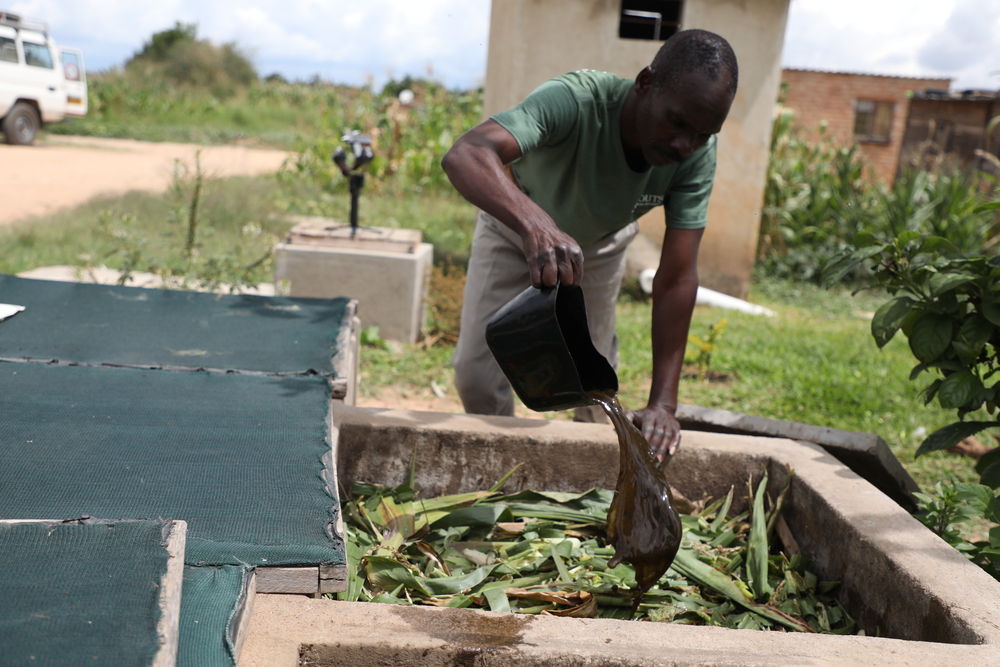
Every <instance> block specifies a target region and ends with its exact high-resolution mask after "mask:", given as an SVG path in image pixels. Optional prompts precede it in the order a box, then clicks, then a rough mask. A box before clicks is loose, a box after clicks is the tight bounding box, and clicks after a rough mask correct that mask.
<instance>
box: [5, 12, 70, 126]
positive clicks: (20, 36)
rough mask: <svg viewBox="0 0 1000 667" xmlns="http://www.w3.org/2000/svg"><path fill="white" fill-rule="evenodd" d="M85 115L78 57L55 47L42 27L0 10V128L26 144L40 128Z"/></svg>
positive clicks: (39, 24)
mask: <svg viewBox="0 0 1000 667" xmlns="http://www.w3.org/2000/svg"><path fill="white" fill-rule="evenodd" d="M86 113H87V78H86V75H85V73H84V69H83V54H81V53H80V52H79V51H77V50H75V49H67V48H60V47H57V46H56V43H55V42H54V41H53V40H52V37H50V36H49V30H48V27H47V26H46V25H45V24H44V23H41V22H40V21H30V20H26V19H23V18H21V17H20V16H17V15H14V14H11V13H10V12H5V11H2V10H0V128H2V129H3V134H4V137H5V138H6V139H7V143H10V144H20V145H27V144H30V143H32V142H33V141H34V140H35V135H36V134H37V133H38V130H39V129H40V128H41V127H42V124H43V123H55V122H58V121H60V120H62V119H63V118H64V117H66V116H83V115H86Z"/></svg>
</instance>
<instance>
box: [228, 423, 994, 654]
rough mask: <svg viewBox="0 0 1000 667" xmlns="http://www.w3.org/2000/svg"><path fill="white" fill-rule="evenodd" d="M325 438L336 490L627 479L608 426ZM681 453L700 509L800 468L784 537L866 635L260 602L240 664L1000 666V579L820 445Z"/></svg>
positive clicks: (357, 432) (692, 439)
mask: <svg viewBox="0 0 1000 667" xmlns="http://www.w3.org/2000/svg"><path fill="white" fill-rule="evenodd" d="M331 437H333V438H334V439H335V442H336V446H337V467H338V476H339V479H340V482H341V485H342V487H343V488H349V487H350V484H351V482H353V481H368V482H376V483H384V484H398V483H400V482H401V481H403V479H405V478H406V476H407V474H408V471H409V469H410V466H411V462H412V465H414V466H415V471H416V479H415V485H416V486H417V488H419V489H420V490H421V492H422V495H425V496H431V495H434V494H437V493H454V492H459V491H467V490H472V489H481V488H485V487H484V486H483V483H484V482H485V483H486V485H489V484H492V483H493V482H494V481H496V480H497V479H498V478H499V477H500V476H501V475H503V474H504V473H505V472H506V471H507V470H509V469H510V468H511V467H512V466H513V465H514V464H516V463H523V464H524V465H523V466H522V467H521V468H520V469H519V470H518V471H517V472H516V473H515V474H514V475H513V476H511V478H510V479H509V480H508V482H507V485H506V486H505V489H506V490H508V491H516V490H519V489H524V488H535V489H548V490H564V491H577V492H580V491H584V490H586V489H588V488H591V487H594V486H603V487H605V488H611V487H613V485H614V483H615V480H616V477H617V467H618V443H617V438H616V436H615V434H614V431H613V429H611V427H610V426H608V425H599V424H582V423H572V422H557V421H546V420H537V419H517V418H509V417H482V416H476V415H450V414H438V413H430V412H412V411H405V410H380V409H364V408H350V407H345V406H335V407H334V418H333V430H332V432H331ZM684 443H685V444H684V446H683V447H682V448H681V450H680V451H679V452H678V454H677V455H676V456H675V457H674V459H673V460H672V462H671V464H670V468H669V470H668V477H669V479H670V481H671V482H672V483H673V484H674V485H675V486H676V487H677V488H678V489H679V490H680V491H681V492H682V493H684V494H685V495H686V496H688V497H690V498H699V497H701V496H702V495H703V494H708V495H711V496H715V497H717V496H719V495H722V494H724V493H725V492H726V491H727V490H728V489H729V487H730V486H732V485H735V486H736V487H737V488H743V487H745V484H746V482H747V477H748V476H752V477H753V478H754V479H755V480H756V479H760V477H761V476H762V475H763V474H764V472H767V473H768V475H769V479H770V482H769V485H770V487H771V489H772V491H774V490H775V489H779V488H781V487H782V486H783V485H784V483H785V480H786V479H787V477H786V476H787V474H788V472H787V471H788V469H789V468H790V469H791V470H792V471H793V474H794V477H793V478H792V485H791V490H790V492H789V496H788V500H787V504H786V506H785V507H786V509H785V512H786V514H785V518H786V520H787V522H788V525H789V528H790V530H791V533H792V535H793V536H794V537H795V539H796V540H797V541H798V543H799V545H800V547H801V548H802V551H803V553H804V554H805V555H806V556H808V557H809V558H810V559H811V560H812V561H813V565H814V567H815V569H816V572H817V574H819V575H820V576H821V577H822V578H824V579H833V580H839V581H841V582H842V588H841V593H840V595H841V600H842V601H843V602H844V603H845V605H846V606H847V608H848V610H849V611H850V612H851V613H852V614H853V615H854V617H855V619H856V620H857V621H858V622H859V623H860V624H861V626H862V627H864V628H865V630H866V633H867V634H868V636H844V637H841V636H833V635H814V634H799V633H784V632H759V631H751V630H729V629H725V628H717V627H691V626H684V625H674V624H668V623H636V622H631V621H616V620H609V619H583V618H556V617H552V616H532V617H525V616H519V615H515V614H500V613H494V612H486V611H474V610H468V609H437V608H431V607H399V606H395V605H379V604H367V603H349V602H336V601H333V600H327V599H323V600H316V599H309V598H305V597H294V596H259V597H258V600H257V602H256V607H255V615H254V618H253V619H252V621H251V628H250V631H249V633H248V638H247V644H246V647H245V649H244V652H243V654H242V655H241V659H240V664H241V665H247V666H250V665H268V666H269V667H270V666H280V665H289V667H291V666H292V665H296V664H300V661H301V660H304V661H305V662H308V663H309V664H316V665H334V664H352V665H359V666H364V665H383V664H421V665H454V664H476V665H518V666H529V665H530V666H532V667H535V666H541V665H594V666H595V667H596V666H597V665H622V666H624V665H636V666H638V665H706V664H712V665H715V664H725V665H788V664H796V665H805V664H809V665H816V664H851V665H856V664H879V665H954V664H969V665H972V664H975V665H986V664H1000V582H997V581H995V580H994V579H993V578H992V577H990V576H989V575H988V574H986V573H985V572H984V571H983V570H981V569H980V568H978V567H976V566H975V565H973V564H972V563H970V562H969V561H967V560H966V559H965V558H964V557H963V556H962V555H961V554H959V553H958V552H957V551H955V550H954V549H952V548H951V547H949V546H948V545H947V544H946V543H945V542H944V541H942V540H941V539H940V538H938V537H937V536H935V535H934V534H933V533H931V532H930V531H929V530H927V529H926V528H924V527H923V526H922V525H921V524H920V523H919V522H918V521H916V519H914V518H913V517H911V516H910V515H909V514H908V513H907V512H905V511H904V510H903V509H902V508H900V507H899V505H897V504H896V503H894V502H893V501H892V500H890V499H889V498H888V497H886V496H885V495H884V494H883V493H881V492H880V491H878V490H877V489H875V488H874V487H873V486H872V485H870V484H869V483H868V482H866V481H865V480H863V479H861V478H860V477H859V476H857V475H855V474H854V473H852V472H851V471H850V470H848V469H847V468H846V467H845V466H844V465H842V464H841V463H839V462H838V461H837V460H836V459H835V458H833V457H832V456H830V455H829V454H828V453H826V452H825V451H824V449H823V448H821V447H819V446H817V445H813V444H808V443H803V442H795V441H791V440H788V439H783V438H775V437H753V436H740V435H731V434H721V433H706V432H702V433H698V432H690V431H688V432H685V434H684ZM736 495H737V497H739V496H742V495H743V494H736ZM735 509H736V511H739V510H740V509H741V508H735Z"/></svg>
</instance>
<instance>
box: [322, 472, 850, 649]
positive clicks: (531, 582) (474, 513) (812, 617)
mask: <svg viewBox="0 0 1000 667" xmlns="http://www.w3.org/2000/svg"><path fill="white" fill-rule="evenodd" d="M513 472H514V471H511V473H513ZM511 473H508V475H505V477H504V479H502V480H500V481H499V482H498V483H497V484H495V485H494V486H493V487H492V488H491V489H488V490H484V491H474V492H469V493H461V494H456V495H450V496H441V497H437V498H428V499H421V498H420V497H419V495H418V493H417V492H416V490H414V489H413V488H412V486H411V484H410V482H404V483H403V484H402V485H400V486H397V487H394V488H389V487H384V486H379V485H374V484H363V483H358V484H354V486H353V488H352V489H351V493H350V496H349V497H346V498H344V499H343V508H344V516H345V520H346V523H347V538H348V560H349V584H348V589H347V591H345V592H343V593H340V594H337V598H338V599H341V600H350V601H359V600H360V601H369V602H381V603H388V604H407V605H409V604H417V605H433V606H439V607H472V608H479V609H488V610H492V611H498V612H515V613H521V614H549V615H557V616H576V617H599V618H615V619H630V618H631V619H637V620H645V621H654V622H671V623H683V624H689V625H715V626H722V627H727V628H741V629H743V628H750V629H768V630H784V631H798V632H823V633H834V634H863V632H860V631H859V629H858V627H857V625H856V623H855V622H854V620H853V619H852V618H851V617H850V615H849V614H848V613H847V612H846V611H845V610H844V608H843V607H842V606H841V605H840V603H839V602H837V600H836V597H835V592H836V589H837V586H838V584H837V583H836V582H828V581H820V580H819V579H818V577H817V576H816V575H815V574H814V573H813V572H811V571H810V570H809V562H808V559H806V558H805V557H804V556H802V555H800V554H794V553H792V552H793V551H794V548H786V549H785V552H782V551H781V550H780V549H779V546H780V540H779V539H778V538H777V534H778V533H780V531H779V530H777V528H778V527H779V526H782V527H783V526H784V523H783V521H782V520H781V517H780V512H781V506H782V505H783V502H784V498H785V494H786V493H787V487H786V488H785V489H784V490H783V491H782V492H781V493H780V494H779V495H778V497H777V498H770V497H769V496H768V495H767V492H766V489H767V478H766V477H765V478H764V479H762V480H760V481H759V482H758V484H757V485H756V489H754V488H753V487H751V485H750V484H749V482H748V486H747V489H746V491H745V492H746V493H747V494H748V496H749V502H748V504H747V506H748V507H749V508H751V510H750V511H748V512H742V513H731V512H730V510H731V507H732V505H733V498H734V493H735V490H733V489H730V491H729V493H728V495H727V496H725V497H723V498H718V499H716V500H714V501H712V502H705V503H693V504H691V507H690V508H687V509H689V511H688V513H682V515H681V519H682V523H683V528H684V541H683V544H682V546H681V548H680V551H679V552H678V554H677V556H676V558H675V560H674V562H673V565H672V566H671V567H670V569H668V570H667V572H666V573H665V574H664V575H663V576H662V577H661V578H660V580H659V581H658V582H657V584H656V585H655V586H654V587H653V588H651V589H650V590H649V591H648V592H647V593H646V594H645V595H644V596H643V597H642V599H641V602H640V604H639V605H638V607H637V608H636V610H635V612H634V613H633V611H632V608H633V591H632V589H633V588H634V586H635V583H636V582H635V572H634V570H633V569H632V567H631V566H629V565H628V564H624V563H623V564H620V565H617V566H615V567H613V568H611V567H608V562H609V561H610V560H611V558H612V557H613V556H614V549H613V548H612V547H611V546H610V545H608V544H607V541H606V535H605V524H606V520H607V511H608V507H609V506H610V503H611V500H612V497H613V492H612V491H609V490H605V489H592V490H590V491H587V492H585V493H579V494H576V493H556V492H544V491H530V490H529V491H521V492H519V493H513V494H505V493H503V492H502V491H501V490H500V489H501V487H502V485H503V482H504V481H506V479H507V478H508V477H509V476H510V474H511ZM790 478H791V476H790V475H789V479H790ZM786 552H787V553H786Z"/></svg>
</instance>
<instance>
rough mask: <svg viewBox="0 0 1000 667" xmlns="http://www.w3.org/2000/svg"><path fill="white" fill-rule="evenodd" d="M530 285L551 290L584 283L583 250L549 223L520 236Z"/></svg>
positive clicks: (536, 226)
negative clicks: (558, 284)
mask: <svg viewBox="0 0 1000 667" xmlns="http://www.w3.org/2000/svg"><path fill="white" fill-rule="evenodd" d="M521 238H522V240H523V244H524V246H523V247H524V257H525V259H526V260H527V261H528V270H529V272H530V273H531V284H532V285H534V286H535V287H554V286H555V285H556V284H557V283H562V284H564V285H577V284H579V283H580V281H581V280H582V279H583V250H581V249H580V244H579V243H577V242H576V241H575V240H573V237H571V236H570V235H569V234H566V233H565V232H563V231H562V230H561V229H559V228H558V227H556V226H555V223H553V222H548V223H547V224H545V223H542V224H538V225H533V226H531V227H527V228H526V229H525V230H524V231H523V232H522V234H521Z"/></svg>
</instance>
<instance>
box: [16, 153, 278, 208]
mask: <svg viewBox="0 0 1000 667" xmlns="http://www.w3.org/2000/svg"><path fill="white" fill-rule="evenodd" d="M198 150H201V166H202V170H203V172H204V173H205V174H206V175H207V176H210V177H211V176H235V175H241V174H247V175H249V174H260V173H268V172H274V171H277V170H278V168H279V167H280V166H281V164H282V162H284V160H285V158H286V157H288V153H285V152H284V151H277V150H269V149H261V148H245V147H240V146H195V145H191V144H172V143H153V142H146V141H133V140H130V139H98V138H93V137H67V136H58V135H50V136H49V137H47V138H46V139H45V140H44V141H39V142H37V143H36V144H35V145H34V146H8V145H7V144H3V143H0V225H5V224H10V223H12V222H17V221H20V220H24V219H25V218H32V217H35V216H40V215H47V214H49V213H52V212H54V211H57V210H59V209H61V208H66V207H72V206H77V205H79V204H82V203H83V202H85V201H87V200H88V199H91V198H92V197H95V196H97V195H102V194H116V193H122V192H127V191H129V190H152V191H156V190H163V189H165V188H166V187H167V186H168V185H169V184H170V182H171V180H172V178H173V174H174V164H175V160H181V161H183V162H185V163H186V164H188V165H190V166H191V167H192V168H193V167H194V159H195V153H196V152H197V151H198Z"/></svg>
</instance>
